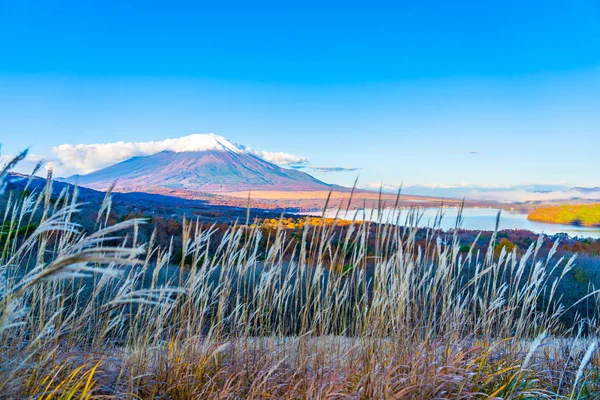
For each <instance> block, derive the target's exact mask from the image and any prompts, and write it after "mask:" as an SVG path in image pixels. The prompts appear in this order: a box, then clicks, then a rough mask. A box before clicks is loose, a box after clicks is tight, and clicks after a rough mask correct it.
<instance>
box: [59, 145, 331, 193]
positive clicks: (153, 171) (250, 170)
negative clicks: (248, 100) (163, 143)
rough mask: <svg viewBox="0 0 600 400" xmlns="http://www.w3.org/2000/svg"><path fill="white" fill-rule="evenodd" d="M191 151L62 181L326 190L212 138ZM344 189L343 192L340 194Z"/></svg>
mask: <svg viewBox="0 0 600 400" xmlns="http://www.w3.org/2000/svg"><path fill="white" fill-rule="evenodd" d="M195 139H196V142H195V143H194V145H193V146H190V147H189V150H188V151H180V152H179V151H161V152H159V153H156V154H152V155H147V156H138V157H132V158H130V159H127V160H125V161H122V162H120V163H118V164H115V165H111V166H109V167H106V168H103V169H100V170H97V171H94V172H92V173H89V174H87V175H75V176H71V177H69V178H66V179H64V180H65V181H67V182H70V183H77V184H79V185H81V186H85V187H89V188H92V189H98V190H105V189H107V188H109V187H110V186H111V185H112V184H113V182H115V181H118V183H117V187H116V190H117V191H127V192H131V191H144V192H154V193H164V192H165V191H168V190H176V191H188V192H204V193H219V192H228V191H234V190H235V191H238V190H283V191H294V190H321V191H323V190H324V191H328V190H330V189H331V188H332V187H334V186H332V185H329V184H326V183H325V182H322V181H320V180H318V179H316V178H314V177H312V176H310V175H309V174H307V173H305V172H302V171H298V170H295V169H289V168H283V167H280V166H278V165H275V164H273V163H270V162H268V161H265V160H264V159H262V158H260V157H258V156H256V155H254V154H253V153H252V152H250V151H248V150H247V149H246V147H244V146H241V145H237V144H235V143H233V142H230V141H228V140H227V139H225V138H223V137H221V136H217V135H213V134H208V135H195ZM340 189H342V188H340Z"/></svg>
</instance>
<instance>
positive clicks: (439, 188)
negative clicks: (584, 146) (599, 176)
mask: <svg viewBox="0 0 600 400" xmlns="http://www.w3.org/2000/svg"><path fill="white" fill-rule="evenodd" d="M401 186H402V191H403V192H404V193H406V194H414V195H422V196H436V197H451V198H464V199H467V200H482V201H486V200H487V201H498V202H504V203H513V202H531V201H556V200H571V199H576V198H578V199H583V200H600V189H599V190H586V187H587V188H588V189H589V188H593V187H594V186H595V185H586V186H583V187H581V186H580V187H578V188H573V189H570V188H569V187H568V186H567V185H566V183H565V182H554V183H527V184H520V185H475V184H465V183H461V184H422V185H401V184H396V183H394V184H385V183H384V184H383V185H382V184H381V183H376V182H371V183H368V184H367V187H368V188H370V189H379V188H380V187H383V189H384V190H388V191H397V190H398V188H400V187H401Z"/></svg>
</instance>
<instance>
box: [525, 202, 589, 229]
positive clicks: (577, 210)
mask: <svg viewBox="0 0 600 400" xmlns="http://www.w3.org/2000/svg"><path fill="white" fill-rule="evenodd" d="M528 218H529V219H530V220H532V221H540V222H550V223H553V224H570V225H580V226H600V204H577V205H559V206H548V207H539V208H536V209H535V210H533V211H532V212H531V213H529V216H528Z"/></svg>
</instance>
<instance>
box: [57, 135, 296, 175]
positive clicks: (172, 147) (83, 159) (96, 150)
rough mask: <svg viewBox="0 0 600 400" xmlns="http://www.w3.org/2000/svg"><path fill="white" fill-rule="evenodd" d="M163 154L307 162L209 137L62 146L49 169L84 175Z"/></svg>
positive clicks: (193, 136)
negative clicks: (220, 153)
mask: <svg viewBox="0 0 600 400" xmlns="http://www.w3.org/2000/svg"><path fill="white" fill-rule="evenodd" d="M165 150H168V151H176V152H184V151H205V150H229V151H234V152H238V153H241V152H247V153H251V154H253V155H255V156H257V157H260V158H262V159H264V160H266V161H268V162H271V163H274V164H277V165H289V164H300V163H306V162H307V159H306V158H304V157H300V156H296V155H293V154H288V153H282V152H268V151H261V150H255V149H252V148H250V147H245V146H242V145H239V144H236V143H233V142H231V141H229V140H227V139H225V138H224V137H222V136H218V135H215V134H212V133H210V134H194V135H189V136H184V137H180V138H175V139H166V140H161V141H149V142H114V143H99V144H77V145H72V144H61V145H60V146H56V147H53V148H52V151H53V152H54V154H55V155H56V158H57V159H56V160H55V161H53V162H52V163H51V165H52V167H53V168H54V169H55V170H56V171H57V175H62V176H65V175H71V174H73V173H79V174H86V173H89V172H92V171H95V170H98V169H101V168H104V167H108V166H110V165H113V164H116V163H118V162H121V161H124V160H127V159H128V158H131V157H135V156H147V155H151V154H156V153H159V152H161V151H165Z"/></svg>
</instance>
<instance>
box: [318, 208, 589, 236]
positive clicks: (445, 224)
mask: <svg viewBox="0 0 600 400" xmlns="http://www.w3.org/2000/svg"><path fill="white" fill-rule="evenodd" d="M458 210H459V209H458V208H452V207H447V208H444V209H443V214H444V216H443V218H442V221H441V224H440V227H441V228H442V229H444V230H447V229H452V228H454V226H455V225H456V217H457V215H458ZM498 211H500V210H498V209H494V208H465V209H464V210H463V215H462V224H461V228H462V229H469V230H484V231H491V230H494V228H495V226H496V216H497V215H498ZM356 213H358V214H357V216H356V219H359V220H367V221H377V219H378V216H377V210H372V209H364V210H358V211H356V210H354V211H353V210H351V211H349V212H348V215H345V212H344V211H340V213H339V215H338V216H339V218H343V219H352V218H353V217H354V215H355V214H356ZM417 213H418V214H419V215H420V216H421V219H420V221H419V224H418V226H420V227H425V226H432V225H433V223H434V221H435V218H436V215H438V214H439V213H440V209H439V208H421V209H418V210H417ZM310 214H311V215H318V216H320V215H321V214H322V213H319V212H315V213H310ZM335 215H336V210H329V211H328V212H327V214H326V216H327V217H335ZM407 216H408V211H407V210H401V211H400V219H399V221H400V225H406V218H407ZM397 217H398V211H395V212H394V210H391V209H387V210H384V211H383V216H382V218H383V222H396V220H397ZM499 227H500V228H499V229H500V230H502V229H526V230H528V231H532V232H535V233H545V234H548V235H554V234H556V233H567V234H568V235H570V236H578V237H592V238H595V239H598V238H600V228H588V227H579V226H573V225H560V224H548V223H544V222H534V221H529V220H528V219H527V214H525V213H520V212H513V211H506V210H502V211H501V215H500V225H499Z"/></svg>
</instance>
